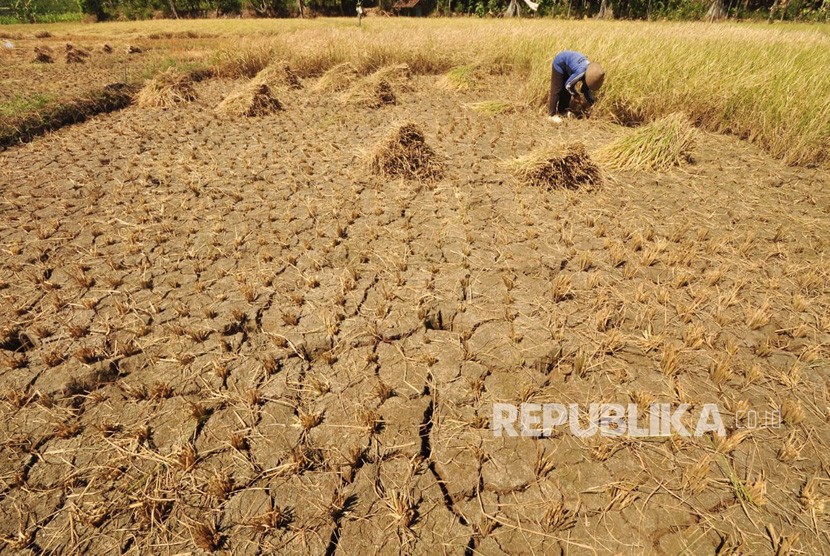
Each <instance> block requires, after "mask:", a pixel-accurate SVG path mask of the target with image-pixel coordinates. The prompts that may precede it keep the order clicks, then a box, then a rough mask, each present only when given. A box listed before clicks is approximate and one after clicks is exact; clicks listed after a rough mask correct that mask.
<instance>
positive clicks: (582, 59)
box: [553, 50, 594, 102]
mask: <svg viewBox="0 0 830 556" xmlns="http://www.w3.org/2000/svg"><path fill="white" fill-rule="evenodd" d="M590 63H591V62H590V60H588V58H587V57H586V56H585V55H584V54H582V53H581V52H577V51H575V50H563V51H562V52H560V53H559V54H557V55H556V58H554V59H553V69H554V70H555V71H557V72H559V73H561V74H562V75H564V76H565V89H567V91H568V92H569V93H571V94H572V95H578V94H579V93H578V92H577V91H576V89H574V87H575V86H576V85H577V84H578V83H579V82H580V81H582V82H583V85H582V93H583V94H584V95H585V96H586V97H587V98H588V101H589V102H593V101H594V97H593V96H592V95H591V92H590V89H588V86H587V85H586V84H585V83H584V81H585V72H586V71H588V64H590Z"/></svg>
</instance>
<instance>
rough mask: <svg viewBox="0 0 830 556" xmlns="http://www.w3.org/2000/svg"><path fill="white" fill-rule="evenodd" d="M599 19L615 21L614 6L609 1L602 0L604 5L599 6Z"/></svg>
mask: <svg viewBox="0 0 830 556" xmlns="http://www.w3.org/2000/svg"><path fill="white" fill-rule="evenodd" d="M597 18H599V19H614V5H613V4H612V3H611V2H610V1H609V0H602V3H601V4H600V5H599V13H598V14H597Z"/></svg>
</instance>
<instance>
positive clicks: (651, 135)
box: [600, 112, 697, 170]
mask: <svg viewBox="0 0 830 556" xmlns="http://www.w3.org/2000/svg"><path fill="white" fill-rule="evenodd" d="M696 134H697V133H696V131H695V128H694V127H692V125H691V124H690V123H689V120H688V118H686V116H684V115H683V114H680V113H678V112H675V113H673V114H669V115H668V116H666V117H664V118H660V119H659V120H657V121H654V122H652V123H650V124H647V125H644V126H642V127H640V128H637V129H636V130H634V131H633V132H631V133H629V134H627V135H625V136H623V137H621V138H619V139H617V140H616V141H614V142H612V143H611V144H610V145H608V146H607V147H605V148H603V149H602V150H601V151H600V157H601V158H602V159H603V160H604V161H605V162H606V163H607V164H608V165H609V166H611V167H612V168H617V169H635V170H666V169H668V168H671V167H673V166H678V165H680V164H683V163H684V162H691V160H692V149H693V147H694V144H695V137H696Z"/></svg>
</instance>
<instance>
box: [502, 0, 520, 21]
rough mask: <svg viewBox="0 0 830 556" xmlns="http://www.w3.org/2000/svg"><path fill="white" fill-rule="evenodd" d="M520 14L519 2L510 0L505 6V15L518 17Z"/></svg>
mask: <svg viewBox="0 0 830 556" xmlns="http://www.w3.org/2000/svg"><path fill="white" fill-rule="evenodd" d="M521 15H522V11H521V8H519V2H517V0H510V4H509V5H508V6H507V9H506V10H504V16H505V17H519V16H521Z"/></svg>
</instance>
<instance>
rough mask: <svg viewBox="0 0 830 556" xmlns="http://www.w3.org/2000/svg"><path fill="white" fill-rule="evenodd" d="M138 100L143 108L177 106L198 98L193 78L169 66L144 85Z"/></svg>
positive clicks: (137, 96)
mask: <svg viewBox="0 0 830 556" xmlns="http://www.w3.org/2000/svg"><path fill="white" fill-rule="evenodd" d="M136 100H137V102H138V105H139V106H141V107H142V108H148V107H152V106H162V107H164V106H175V105H176V104H178V103H180V102H190V101H193V100H196V89H194V88H193V78H192V77H191V76H190V75H188V74H186V73H182V72H180V71H177V70H176V69H175V68H167V69H166V70H165V71H163V72H161V73H160V74H158V75H157V76H156V77H154V78H153V79H151V80H150V81H149V82H148V83H147V84H146V85H144V88H142V89H141V91H139V93H138V95H136Z"/></svg>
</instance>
